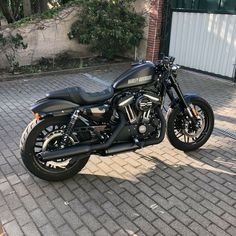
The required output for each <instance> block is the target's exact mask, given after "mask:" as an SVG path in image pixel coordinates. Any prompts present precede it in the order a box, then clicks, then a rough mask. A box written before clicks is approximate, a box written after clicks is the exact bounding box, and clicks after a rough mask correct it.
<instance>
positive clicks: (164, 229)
mask: <svg viewBox="0 0 236 236" xmlns="http://www.w3.org/2000/svg"><path fill="white" fill-rule="evenodd" d="M153 225H154V226H155V227H156V228H157V229H158V230H159V231H161V233H163V234H164V235H168V236H172V235H173V236H174V235H177V232H176V231H175V230H174V229H172V228H171V227H170V226H169V225H167V224H166V223H165V222H164V221H162V220H161V219H157V220H155V221H154V222H153Z"/></svg>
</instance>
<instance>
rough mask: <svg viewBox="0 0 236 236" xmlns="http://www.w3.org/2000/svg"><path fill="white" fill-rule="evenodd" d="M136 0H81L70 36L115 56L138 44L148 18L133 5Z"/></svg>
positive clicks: (92, 48) (111, 56) (102, 53)
mask: <svg viewBox="0 0 236 236" xmlns="http://www.w3.org/2000/svg"><path fill="white" fill-rule="evenodd" d="M133 2H135V0H84V1H83V0H82V1H81V3H82V4H81V5H82V11H81V13H80V15H79V19H78V20H77V21H76V22H74V23H73V24H72V27H71V31H70V32H69V34H68V36H69V38H70V39H72V38H76V39H77V40H78V41H79V43H82V44H90V45H91V50H93V51H96V52H99V53H100V54H101V55H102V56H104V57H106V58H108V59H112V58H113V57H114V56H115V55H120V54H121V53H123V52H125V51H127V50H128V49H131V48H132V47H134V46H138V44H139V43H140V40H141V39H142V38H143V27H144V23H145V19H144V17H143V16H142V15H140V14H138V13H136V12H135V11H134V8H133V7H132V3H133Z"/></svg>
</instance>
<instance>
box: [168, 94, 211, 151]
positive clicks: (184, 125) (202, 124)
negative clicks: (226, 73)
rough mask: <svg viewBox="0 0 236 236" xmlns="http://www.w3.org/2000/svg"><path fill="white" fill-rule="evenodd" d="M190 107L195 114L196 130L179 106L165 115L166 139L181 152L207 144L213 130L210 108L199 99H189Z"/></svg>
mask: <svg viewBox="0 0 236 236" xmlns="http://www.w3.org/2000/svg"><path fill="white" fill-rule="evenodd" d="M190 106H191V107H193V108H194V109H195V111H196V113H197V118H198V122H197V125H198V128H197V129H195V127H193V126H192V123H191V120H190V118H189V116H188V114H186V113H185V112H183V111H182V109H180V107H179V106H177V107H175V108H174V109H170V110H169V111H168V114H167V137H168V139H169V141H170V143H171V144H172V145H173V146H174V147H175V148H177V149H179V150H182V151H186V152H187V151H193V150H196V149H198V148H199V147H201V146H202V145H203V144H205V143H206V142H207V140H208V139H209V137H210V136H211V133H212V131H213V128H214V114H213V111H212V108H211V106H210V105H209V104H208V103H207V102H206V101H205V100H203V99H202V98H200V97H193V98H191V103H190Z"/></svg>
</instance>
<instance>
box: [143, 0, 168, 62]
mask: <svg viewBox="0 0 236 236" xmlns="http://www.w3.org/2000/svg"><path fill="white" fill-rule="evenodd" d="M163 7H164V0H151V1H150V13H149V30H148V40H147V52H146V59H147V60H149V61H155V60H157V59H158V54H159V51H160V40H161V38H160V36H161V23H162V12H163Z"/></svg>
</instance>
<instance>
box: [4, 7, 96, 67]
mask: <svg viewBox="0 0 236 236" xmlns="http://www.w3.org/2000/svg"><path fill="white" fill-rule="evenodd" d="M77 14H78V9H75V8H69V9H65V10H63V11H62V12H60V14H59V15H58V16H56V17H55V18H54V19H49V20H35V21H33V22H32V23H31V24H26V25H25V26H24V25H23V26H21V27H19V28H17V29H12V28H6V29H4V30H3V31H2V32H3V33H5V34H6V33H7V32H11V33H12V34H15V33H17V32H18V33H20V34H21V35H22V36H23V38H24V42H26V43H27V44H28V47H27V49H26V50H20V51H19V53H18V55H17V60H18V61H19V63H20V65H29V64H33V63H35V62H37V60H39V59H40V58H42V57H45V58H47V57H54V56H55V55H57V54H59V53H63V52H71V53H73V54H77V55H78V56H80V57H84V56H88V55H89V54H90V55H91V53H90V52H88V50H87V46H85V45H81V44H78V42H77V41H76V40H69V39H68V36H67V33H68V32H69V31H70V26H71V24H72V23H73V22H74V21H75V20H76V18H77ZM7 65H8V63H7V62H6V59H5V56H4V55H3V54H2V53H1V54H0V68H4V67H6V66H7Z"/></svg>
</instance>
